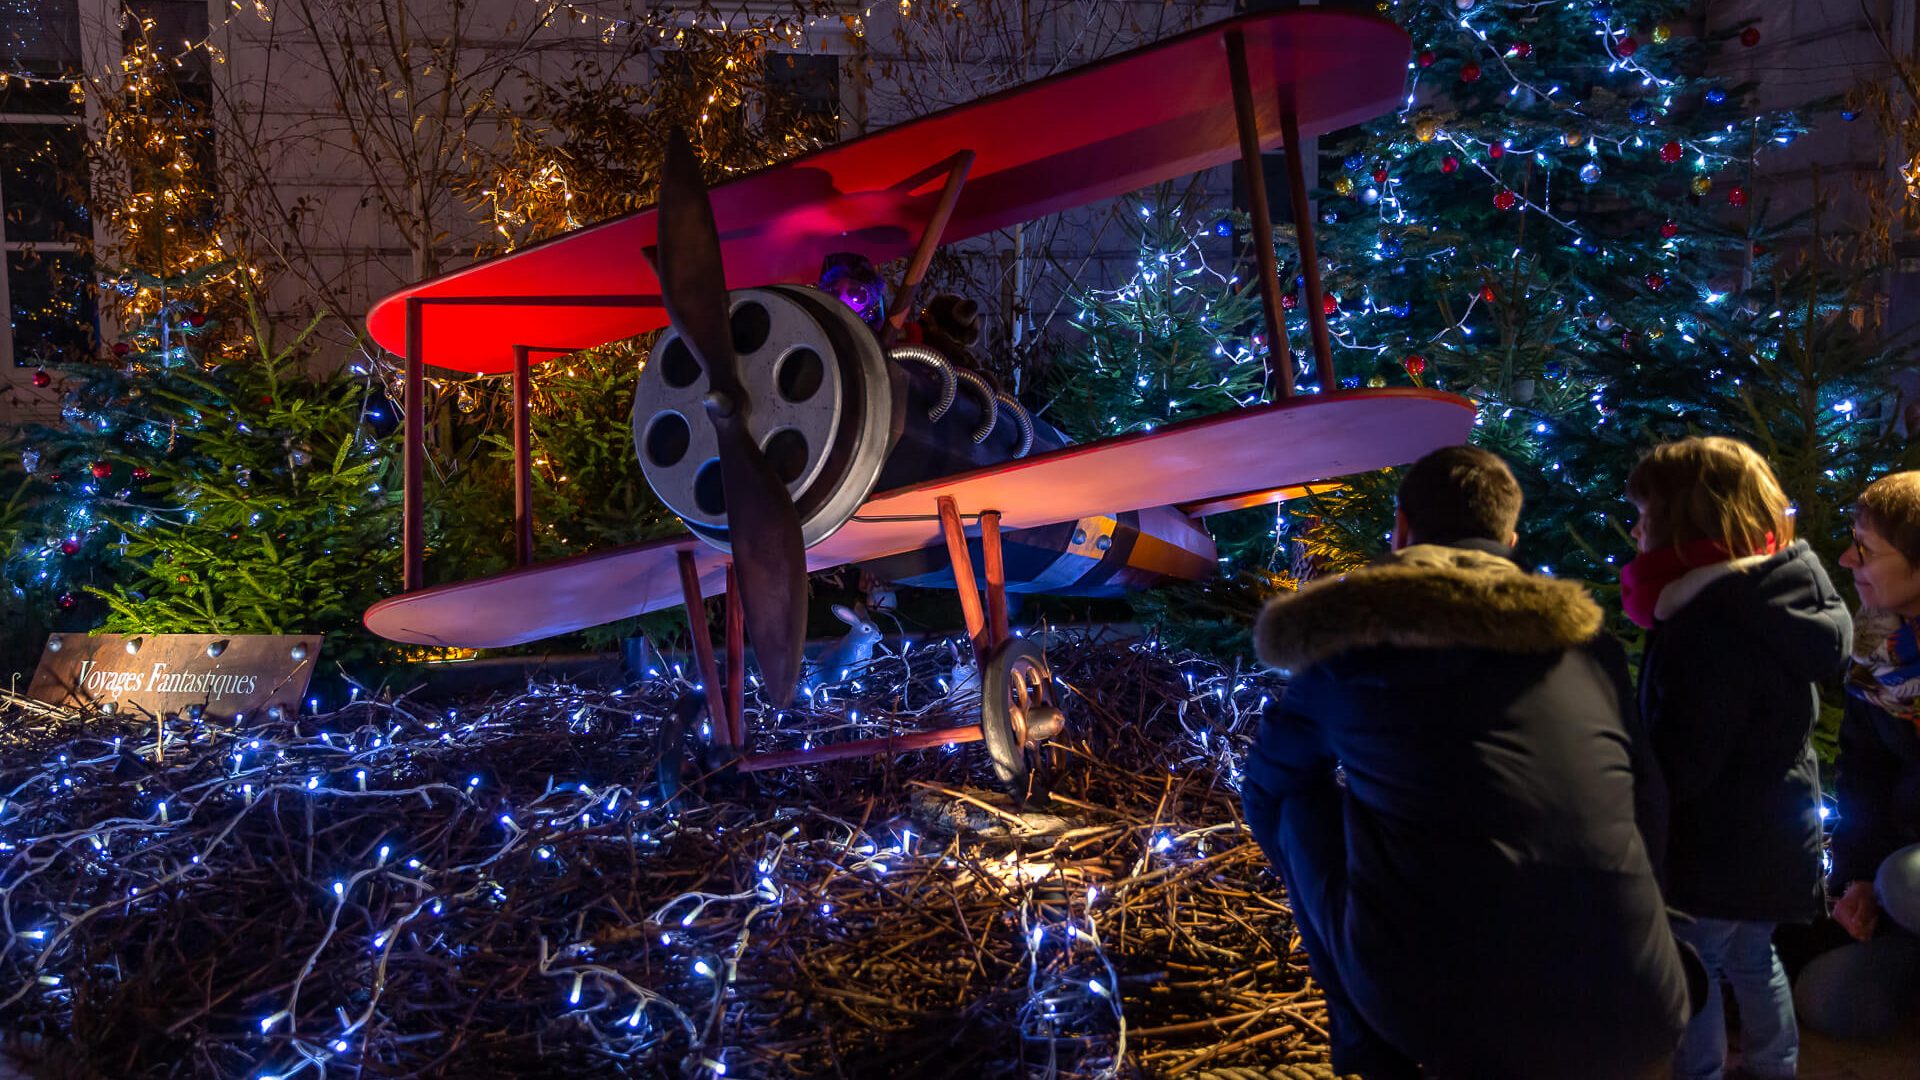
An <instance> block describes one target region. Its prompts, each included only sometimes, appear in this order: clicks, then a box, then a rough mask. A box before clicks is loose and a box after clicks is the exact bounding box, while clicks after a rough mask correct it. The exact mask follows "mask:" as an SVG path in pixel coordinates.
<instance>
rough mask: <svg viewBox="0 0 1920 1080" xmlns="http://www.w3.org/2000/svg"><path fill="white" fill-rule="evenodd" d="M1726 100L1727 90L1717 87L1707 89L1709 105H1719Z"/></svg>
mask: <svg viewBox="0 0 1920 1080" xmlns="http://www.w3.org/2000/svg"><path fill="white" fill-rule="evenodd" d="M1725 100H1727V92H1726V91H1725V90H1722V89H1720V88H1719V87H1717V86H1710V87H1708V88H1707V104H1709V105H1718V104H1720V103H1721V102H1723V101H1725Z"/></svg>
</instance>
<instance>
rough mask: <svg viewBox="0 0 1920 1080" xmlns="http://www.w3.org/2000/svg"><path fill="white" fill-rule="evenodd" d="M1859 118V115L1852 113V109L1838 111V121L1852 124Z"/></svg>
mask: <svg viewBox="0 0 1920 1080" xmlns="http://www.w3.org/2000/svg"><path fill="white" fill-rule="evenodd" d="M1859 116H1860V114H1859V113H1857V112H1854V111H1853V110H1852V109H1841V110H1840V119H1842V120H1845V121H1846V122H1847V123H1849V124H1851V123H1853V122H1854V120H1856V119H1858V118H1859Z"/></svg>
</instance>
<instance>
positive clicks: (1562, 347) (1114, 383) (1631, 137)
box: [1062, 0, 1907, 629]
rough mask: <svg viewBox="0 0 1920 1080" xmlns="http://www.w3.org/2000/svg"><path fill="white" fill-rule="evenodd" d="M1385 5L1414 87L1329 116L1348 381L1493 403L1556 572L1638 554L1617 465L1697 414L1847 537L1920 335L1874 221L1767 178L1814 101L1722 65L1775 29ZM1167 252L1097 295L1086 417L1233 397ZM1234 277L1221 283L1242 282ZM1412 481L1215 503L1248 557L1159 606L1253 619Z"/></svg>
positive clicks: (1659, 7) (1373, 542)
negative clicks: (1274, 511) (1776, 151)
mask: <svg viewBox="0 0 1920 1080" xmlns="http://www.w3.org/2000/svg"><path fill="white" fill-rule="evenodd" d="M1386 10H1388V12H1389V14H1390V16H1391V17H1393V18H1395V19H1397V20H1399V21H1400V22H1401V23H1402V24H1403V25H1405V26H1406V27H1407V29H1408V31H1409V33H1410V35H1411V37H1412V39H1413V42H1414V49H1415V52H1414V56H1413V58H1412V63H1411V64H1409V66H1408V89H1407V93H1406V95H1405V97H1404V98H1403V106H1402V107H1401V108H1400V109H1399V110H1397V111H1396V112H1394V113H1392V114H1389V115H1387V116H1383V117H1381V118H1379V119H1377V120H1376V121H1374V122H1371V123H1369V124H1367V125H1365V126H1364V127H1363V128H1361V129H1359V130H1357V131H1354V132H1352V133H1350V134H1349V135H1348V136H1346V137H1344V138H1340V137H1333V138H1328V139H1323V140H1322V146H1323V153H1322V168H1321V174H1320V190H1319V191H1318V192H1317V203H1316V210H1317V213H1318V215H1319V218H1318V221H1317V222H1316V228H1317V232H1318V235H1319V238H1320V241H1321V243H1320V254H1321V258H1322V261H1323V267H1322V269H1323V277H1324V280H1325V282H1326V292H1327V297H1326V311H1327V313H1328V316H1329V321H1330V324H1331V326H1330V329H1331V332H1332V338H1333V347H1334V348H1333V352H1334V363H1335V369H1336V371H1337V373H1338V377H1339V380H1340V388H1341V389H1353V388H1358V387H1363V386H1364V387H1381V386H1391V385H1400V386H1409V385H1410V386H1427V387H1436V388H1441V389H1445V390H1449V391H1452V392H1455V393H1460V394H1464V395H1466V396H1468V397H1470V398H1472V399H1473V400H1475V401H1476V402H1477V403H1478V404H1479V406H1480V416H1479V419H1478V424H1477V426H1476V428H1475V434H1474V438H1475V441H1477V442H1480V443H1483V444H1485V445H1487V446H1489V447H1490V448H1492V449H1495V450H1496V451H1498V452H1501V453H1503V454H1505V455H1506V456H1507V457H1508V458H1509V459H1510V460H1512V461H1513V463H1514V465H1515V469H1516V472H1518V473H1519V475H1520V478H1521V482H1522V484H1523V486H1524V487H1525V488H1526V491H1527V496H1528V504H1529V510H1528V513H1527V515H1526V516H1525V518H1524V520H1523V532H1522V545H1521V546H1522V556H1523V558H1524V559H1525V561H1526V562H1527V563H1528V564H1529V565H1532V566H1536V567H1539V568H1541V569H1543V570H1545V571H1547V572H1551V573H1559V574H1567V575H1573V576H1579V577H1584V578H1586V579H1588V580H1590V581H1592V582H1594V583H1596V584H1599V585H1604V586H1610V585H1611V584H1613V582H1614V580H1615V577H1616V574H1617V567H1618V565H1619V564H1620V563H1621V562H1622V561H1623V560H1624V559H1625V558H1629V557H1631V554H1632V551H1633V547H1632V543H1631V541H1630V540H1629V538H1628V537H1627V528H1628V527H1629V526H1630V524H1631V520H1630V516H1629V515H1630V513H1631V511H1630V510H1629V509H1628V508H1627V507H1626V505H1625V503H1624V501H1623V495H1622V489H1623V487H1624V482H1625V478H1626V474H1627V472H1628V471H1629V470H1630V469H1631V467H1632V465H1633V463H1634V461H1635V460H1636V459H1637V457H1638V455H1639V453H1640V452H1641V451H1643V450H1644V449H1645V448H1646V447H1648V446H1650V445H1652V444H1653V443H1655V442H1658V441H1661V440H1664V439H1669V438H1676V437H1680V436H1684V435H1688V434H1696V433H1715V434H1730V435H1734V436H1736V437H1740V438H1743V439H1746V440H1748V441H1749V442H1751V443H1753V444H1754V445H1755V446H1756V447H1758V448H1759V449H1760V450H1761V451H1762V452H1763V453H1765V454H1767V455H1768V456H1769V457H1770V458H1771V459H1772V460H1773V461H1774V462H1775V465H1776V467H1777V468H1778V469H1779V471H1780V474H1781V478H1782V481H1783V483H1784V484H1785V485H1786V486H1787V489H1788V493H1789V495H1790V496H1792V497H1793V499H1794V500H1795V502H1796V505H1797V507H1798V513H1799V519H1800V524H1801V528H1802V531H1803V532H1804V533H1805V534H1806V535H1808V536H1809V538H1810V539H1812V540H1813V542H1814V543H1815V546H1816V548H1820V549H1822V550H1823V553H1825V554H1827V555H1829V556H1832V555H1833V554H1835V553H1836V552H1837V548H1834V547H1833V545H1834V544H1836V543H1837V542H1838V531H1839V526H1838V521H1837V508H1838V507H1841V506H1844V505H1845V504H1846V503H1847V502H1848V501H1850V500H1851V498H1852V497H1853V496H1854V495H1855V494H1856V493H1857V492H1858V491H1859V490H1860V488H1861V487H1863V486H1864V485H1865V484H1866V483H1867V482H1868V481H1869V480H1870V479H1872V478H1873V477H1874V476H1876V475H1878V474H1879V473H1881V472H1884V471H1885V470H1887V469H1889V468H1892V467H1894V466H1895V465H1896V464H1897V463H1898V462H1900V461H1901V460H1903V458H1904V457H1905V456H1906V455H1907V451H1906V449H1905V447H1904V444H1903V441H1902V440H1900V439H1898V438H1896V437H1895V436H1894V434H1893V432H1892V431H1890V430H1889V427H1890V426H1889V425H1888V424H1887V423H1885V422H1884V419H1883V418H1882V417H1881V416H1880V414H1881V413H1882V412H1885V411H1887V409H1888V407H1889V406H1890V404H1891V403H1890V401H1889V398H1890V393H1889V390H1888V388H1886V387H1885V386H1884V384H1883V383H1882V382H1880V381H1879V380H1881V379H1884V377H1885V375H1886V374H1887V373H1888V372H1889V370H1890V369H1891V368H1892V367H1894V366H1896V365H1897V364H1898V363H1900V362H1901V361H1902V359H1903V358H1904V356H1905V355H1906V345H1905V343H1904V342H1901V341H1897V340H1890V339H1889V337H1888V335H1886V334H1883V333H1882V332H1881V330H1880V327H1879V325H1878V321H1877V319H1876V317H1875V312H1874V308H1873V304H1872V297H1871V293H1870V287H1871V286H1872V284H1873V283H1874V280H1875V275H1876V273H1877V272H1878V271H1879V269H1880V268H1881V266H1882V259H1883V257H1884V251H1885V244H1884V242H1883V241H1884V238H1883V237H1882V239H1881V240H1880V241H1876V240H1875V238H1874V237H1873V236H1872V235H1862V234H1838V233H1836V231H1835V230H1834V229H1833V228H1832V226H1831V225H1830V224H1829V223H1828V222H1826V220H1825V215H1824V213H1823V207H1822V205H1821V204H1820V203H1819V202H1818V201H1816V204H1815V207H1814V210H1813V211H1812V212H1811V213H1810V214H1807V215H1802V216H1799V217H1782V216H1778V215H1772V214H1770V213H1768V208H1767V207H1766V205H1765V204H1764V201H1763V200H1762V199H1760V198H1759V197H1757V196H1756V195H1755V194H1754V193H1753V190H1752V189H1753V184H1754V181H1753V176H1754V172H1755V168H1756V162H1757V161H1759V159H1760V157H1761V155H1762V154H1763V153H1764V152H1765V151H1767V150H1769V149H1772V148H1775V147H1778V146H1781V145H1785V144H1789V143H1791V142H1792V141H1793V140H1794V139H1795V138H1797V137H1798V136H1799V135H1800V134H1801V133H1802V132H1803V131H1804V130H1805V129H1804V125H1803V122H1802V120H1801V119H1800V118H1798V117H1796V116H1794V115H1790V114H1785V113H1759V112H1756V111H1755V110H1753V109H1751V108H1750V107H1748V106H1746V105H1745V104H1743V103H1744V102H1745V101H1746V100H1747V99H1748V98H1749V97H1750V96H1751V95H1750V91H1751V88H1750V87H1745V86H1738V85H1727V84H1725V83H1723V82H1721V81H1718V80H1716V79H1715V78H1714V77H1712V75H1711V71H1712V65H1711V63H1710V61H1711V59H1712V57H1713V56H1714V54H1715V53H1716V51H1717V50H1721V49H1744V48H1750V47H1753V46H1755V45H1756V44H1758V42H1759V41H1760V40H1761V39H1762V37H1763V35H1764V33H1765V28H1764V27H1763V26H1762V25H1759V24H1749V25H1745V26H1739V27H1735V28H1733V29H1732V30H1731V31H1729V32H1728V33H1726V34H1722V35H1718V36H1714V37H1706V36H1703V35H1702V33H1701V30H1700V27H1699V23H1698V21H1697V19H1695V18H1694V17H1693V16H1692V15H1691V14H1690V13H1689V10H1688V8H1687V7H1686V5H1684V4H1678V3H1671V2H1665V0H1643V2H1628V3H1613V4H1592V3H1584V2H1583V3H1574V4H1553V5H1527V6H1519V7H1516V6H1511V5H1495V4H1476V3H1473V2H1472V0H1444V2H1430V0H1419V2H1414V0H1398V2H1396V3H1393V4H1392V5H1390V6H1389V7H1388V8H1387V9H1386ZM1148 210H1149V213H1150V215H1152V216H1154V217H1157V218H1161V219H1162V220H1161V222H1160V225H1159V226H1154V225H1153V224H1152V222H1147V223H1143V228H1142V230H1141V231H1142V234H1143V235H1148V234H1150V233H1152V232H1153V231H1154V229H1155V228H1161V229H1167V228H1172V227H1173V226H1174V224H1175V222H1177V221H1178V220H1179V219H1178V218H1177V217H1174V216H1172V215H1171V214H1169V213H1168V212H1167V211H1165V210H1163V209H1155V208H1148ZM1241 224H1242V225H1244V222H1242V223H1241ZM1275 232H1276V242H1277V244H1278V246H1279V249H1280V256H1281V260H1282V269H1281V276H1282V280H1283V282H1285V281H1295V282H1297V278H1296V275H1297V274H1298V272H1299V267H1298V259H1297V252H1296V250H1295V245H1294V238H1293V235H1292V233H1293V230H1292V228H1291V227H1290V226H1288V227H1283V228H1278V229H1276V230H1275ZM1151 247H1152V245H1148V249H1149V250H1150V249H1151ZM1175 249H1176V250H1177V245H1176V246H1175ZM1160 257H1161V256H1159V255H1147V256H1143V261H1142V275H1141V276H1140V277H1139V278H1136V279H1135V280H1134V281H1133V282H1130V283H1128V284H1127V285H1126V286H1125V287H1123V288H1122V289H1121V290H1119V291H1118V292H1116V293H1113V294H1111V295H1110V296H1108V297H1107V298H1106V300H1105V302H1095V303H1089V304H1086V305H1085V307H1086V315H1087V316H1088V318H1087V319H1083V329H1084V330H1085V331H1086V334H1087V342H1088V345H1087V347H1085V348H1083V349H1081V350H1078V351H1077V352H1074V353H1071V354H1069V356H1068V357H1067V358H1066V365H1067V366H1068V368H1069V369H1070V370H1071V372H1072V375H1071V376H1070V377H1068V378H1066V379H1064V380H1063V385H1064V386H1065V388H1066V391H1067V395H1068V396H1067V397H1065V398H1064V399H1063V402H1062V406H1063V408H1064V409H1065V411H1066V414H1067V415H1077V414H1078V413H1079V412H1084V411H1086V410H1085V408H1084V406H1086V405H1096V406H1097V408H1096V409H1095V411H1098V412H1103V413H1104V415H1103V416H1101V417H1100V419H1102V420H1106V419H1109V418H1110V419H1111V422H1110V424H1109V425H1108V427H1109V428H1112V429H1121V430H1124V429H1128V428H1138V427H1140V426H1144V425H1147V424H1151V423H1157V422H1162V421H1163V418H1170V417H1172V416H1173V415H1176V412H1177V410H1170V407H1169V406H1170V404H1172V403H1176V402H1177V403H1182V404H1184V403H1185V402H1187V401H1190V400H1191V401H1203V400H1204V401H1206V402H1207V403H1208V407H1209V408H1226V407H1232V406H1233V404H1234V403H1235V401H1234V400H1230V399H1229V398H1226V397H1221V396H1219V395H1218V394H1217V393H1215V391H1216V390H1217V389H1218V386H1217V385H1216V380H1217V378H1218V375H1217V373H1212V372H1203V371H1198V370H1195V369H1194V367H1193V365H1192V364H1191V363H1190V362H1189V360H1188V359H1187V356H1186V353H1185V351H1184V350H1185V349H1186V348H1188V347H1189V343H1190V342H1194V341H1198V342H1199V343H1201V344H1204V335H1203V336H1202V337H1201V338H1198V339H1195V338H1193V337H1192V335H1193V333H1194V330H1195V327H1193V326H1191V325H1185V324H1182V323H1181V322H1180V320H1178V319H1168V318H1166V317H1165V316H1164V314H1163V311H1162V309H1163V308H1164V303H1165V302H1164V298H1163V296H1162V292H1163V291H1164V290H1159V291H1156V290H1155V289H1154V288H1152V287H1151V285H1152V280H1151V276H1152V274H1153V273H1154V271H1155V267H1154V262H1155V261H1156V260H1157V259H1158V258H1160ZM1176 259H1177V256H1176ZM1172 280H1174V279H1172V278H1170V279H1169V281H1168V283H1167V284H1168V286H1169V287H1170V286H1171V281H1172ZM1143 286H1145V287H1143ZM1215 291H1216V298H1215V300H1214V302H1216V303H1222V304H1228V303H1230V302H1232V301H1234V300H1237V299H1242V298H1243V297H1241V295H1240V290H1238V289H1232V290H1220V289H1216V290H1215ZM1229 293H1231V294H1232V295H1231V296H1230V295H1228V294H1229ZM1282 299H1283V307H1284V308H1285V309H1286V317H1287V319H1288V321H1289V323H1290V326H1289V328H1288V340H1290V341H1291V342H1293V343H1295V345H1296V350H1295V352H1294V353H1293V360H1294V362H1295V365H1296V370H1297V371H1298V373H1299V381H1300V383H1301V385H1302V387H1303V389H1304V390H1305V391H1306V392H1318V391H1320V390H1322V389H1330V388H1322V387H1319V386H1317V385H1315V383H1316V377H1315V373H1314V371H1313V366H1312V364H1311V362H1310V358H1309V357H1308V356H1307V355H1306V353H1305V352H1304V348H1305V342H1306V341H1307V340H1308V331H1307V320H1306V311H1305V305H1304V301H1305V296H1304V294H1302V293H1300V292H1298V291H1294V292H1292V293H1291V294H1290V295H1284V296H1283V298H1282ZM1228 310H1231V309H1230V308H1229V307H1225V306H1223V307H1222V311H1223V312H1224V311H1228ZM1116 350H1119V351H1120V352H1124V354H1125V355H1126V357H1128V360H1127V361H1126V362H1123V363H1119V364H1116V363H1115V361H1114V357H1115V356H1116V355H1117V353H1116ZM1246 370H1257V368H1256V367H1255V366H1254V365H1247V366H1246ZM1122 371H1124V372H1125V377H1122V376H1121V374H1120V373H1121V372H1122ZM1163 385H1164V386H1165V387H1166V392H1165V394H1164V395H1162V394H1160V393H1159V388H1160V387H1162V386H1163ZM1090 388H1097V389H1095V390H1093V392H1092V393H1091V395H1090V396H1089V393H1088V391H1089V390H1090ZM1076 391H1079V392H1080V393H1081V397H1082V398H1083V399H1087V400H1083V401H1076V399H1075V398H1074V397H1073V396H1072V395H1073V393H1074V392H1076ZM1208 395H1211V396H1208ZM1233 397H1235V398H1237V400H1238V401H1239V402H1241V403H1244V402H1246V401H1248V400H1250V399H1249V398H1248V397H1247V396H1246V395H1244V394H1235V395H1233ZM1330 479H1331V478H1330ZM1393 486H1394V481H1393V478H1392V476H1391V475H1390V474H1387V475H1380V476H1373V477H1356V478H1346V483H1345V485H1344V486H1343V487H1342V488H1340V489H1339V490H1338V491H1337V492H1333V493H1330V494H1321V495H1316V496H1315V497H1312V498H1304V499H1298V500H1294V501H1292V502H1289V503H1287V504H1285V505H1283V506H1282V508H1281V511H1280V514H1279V521H1278V522H1277V528H1275V527H1274V526H1275V525H1276V523H1274V522H1272V521H1271V520H1270V521H1269V522H1268V523H1267V525H1268V528H1266V529H1264V530H1262V529H1253V528H1247V529H1244V530H1243V529H1239V528H1237V527H1236V525H1235V524H1233V523H1230V522H1229V523H1225V524H1222V523H1216V528H1217V529H1218V530H1219V531H1220V533H1221V548H1222V553H1223V555H1227V556H1229V557H1230V561H1229V563H1228V565H1229V566H1231V567H1233V568H1234V569H1235V570H1237V571H1239V574H1238V575H1237V576H1236V577H1231V578H1229V580H1228V581H1227V582H1225V583H1216V584H1215V585H1213V586H1212V587H1210V588H1209V589H1207V590H1206V591H1205V592H1204V593H1201V592H1196V591H1191V590H1184V591H1183V594H1182V595H1180V596H1178V597H1177V598H1176V602H1169V600H1168V599H1167V598H1164V597H1163V598H1159V599H1157V600H1150V601H1148V604H1149V605H1151V606H1154V607H1155V608H1156V610H1159V611H1164V612H1166V613H1167V614H1169V615H1171V616H1174V617H1176V618H1186V617H1187V616H1186V615H1185V614H1183V612H1184V613H1192V614H1193V615H1194V616H1195V617H1196V618H1197V619H1198V621H1199V623H1201V624H1211V625H1213V626H1214V627H1215V628H1218V629H1225V628H1228V627H1231V626H1232V625H1234V624H1235V623H1236V622H1238V623H1240V624H1244V622H1245V621H1246V620H1248V619H1250V618H1251V615H1252V612H1253V611H1254V610H1255V608H1256V605H1257V603H1258V600H1259V594H1261V593H1263V592H1269V591H1271V590H1272V589H1274V588H1282V587H1287V586H1289V585H1291V584H1292V583H1293V582H1294V581H1295V580H1297V578H1298V577H1300V576H1302V575H1311V574H1312V573H1316V572H1324V571H1326V570H1329V569H1333V570H1337V569H1340V568H1342V567H1345V566H1350V565H1354V564H1356V563H1358V562H1361V561H1364V560H1365V559H1367V558H1369V557H1371V556H1372V555H1374V554H1377V553H1378V552H1379V551H1380V550H1382V549H1384V547H1385V545H1386V542H1387V537H1388V534H1389V532H1390V529H1391V520H1392V510H1391V501H1390V495H1391V492H1392V490H1393Z"/></svg>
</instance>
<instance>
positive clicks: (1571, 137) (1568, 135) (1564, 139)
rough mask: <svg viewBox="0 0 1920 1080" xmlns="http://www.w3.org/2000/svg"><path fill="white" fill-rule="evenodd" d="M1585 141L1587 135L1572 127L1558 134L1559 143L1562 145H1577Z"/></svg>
mask: <svg viewBox="0 0 1920 1080" xmlns="http://www.w3.org/2000/svg"><path fill="white" fill-rule="evenodd" d="M1586 141H1587V137H1586V136H1585V135H1583V134H1581V133H1580V132H1579V131H1576V130H1575V129H1573V128H1568V129H1567V130H1566V131H1564V132H1562V133H1561V135H1560V145H1562V146H1568V147H1572V146H1579V145H1580V144H1581V143H1583V142H1586Z"/></svg>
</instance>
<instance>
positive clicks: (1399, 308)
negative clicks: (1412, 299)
mask: <svg viewBox="0 0 1920 1080" xmlns="http://www.w3.org/2000/svg"><path fill="white" fill-rule="evenodd" d="M1387 310H1388V311H1391V312H1393V317H1394V318H1396V319H1404V318H1406V317H1407V316H1409V315H1411V314H1413V305H1412V304H1409V303H1408V302H1406V301H1405V300H1395V301H1394V302H1393V306H1392V307H1390V308H1388V309H1387Z"/></svg>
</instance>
